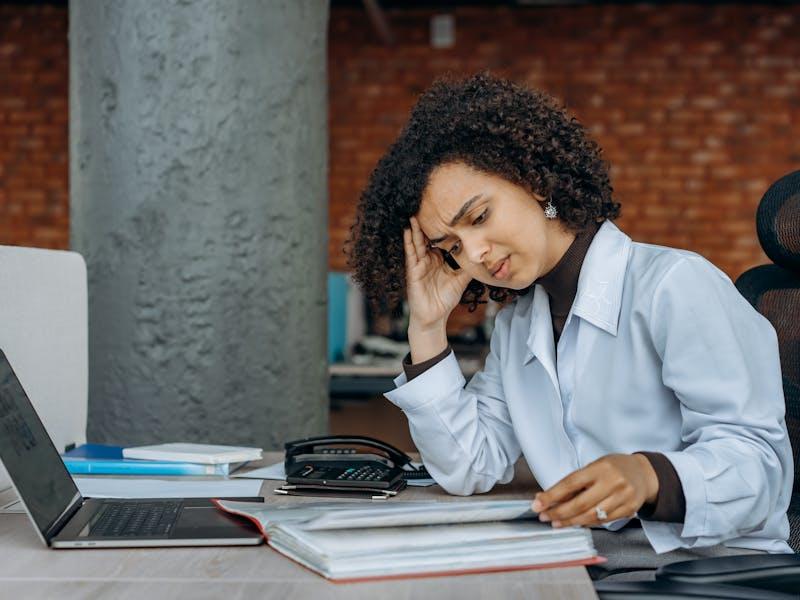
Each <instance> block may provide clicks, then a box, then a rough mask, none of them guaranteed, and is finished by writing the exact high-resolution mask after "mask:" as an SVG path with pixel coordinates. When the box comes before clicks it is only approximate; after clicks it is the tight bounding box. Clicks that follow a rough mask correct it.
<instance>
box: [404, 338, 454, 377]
mask: <svg viewBox="0 0 800 600" xmlns="http://www.w3.org/2000/svg"><path fill="white" fill-rule="evenodd" d="M451 351H452V350H451V348H450V345H449V344H448V346H447V348H445V349H444V350H442V351H441V352H440V353H439V354H437V355H436V356H434V357H433V358H429V359H428V360H423V361H422V362H421V363H417V364H411V353H410V352H409V353H408V354H406V356H405V358H404V359H403V371H405V373H406V381H411V380H412V379H414V378H415V377H418V376H419V375H422V374H423V373H424V372H425V371H427V370H428V369H430V368H431V367H433V366H434V365H436V364H438V363H440V362H441V361H443V360H444V359H445V358H447V355H448V354H450V352H451Z"/></svg>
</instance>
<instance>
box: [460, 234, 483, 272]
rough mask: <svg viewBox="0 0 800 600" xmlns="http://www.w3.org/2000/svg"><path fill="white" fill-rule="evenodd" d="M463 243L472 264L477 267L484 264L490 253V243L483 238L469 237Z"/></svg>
mask: <svg viewBox="0 0 800 600" xmlns="http://www.w3.org/2000/svg"><path fill="white" fill-rule="evenodd" d="M461 243H462V244H464V254H465V255H466V257H467V259H469V261H470V262H471V263H474V264H476V265H479V264H482V263H483V261H484V258H485V257H486V254H487V252H489V243H488V242H487V241H486V239H484V238H483V237H478V236H475V237H468V238H462V239H461Z"/></svg>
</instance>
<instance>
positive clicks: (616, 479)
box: [533, 454, 658, 527]
mask: <svg viewBox="0 0 800 600" xmlns="http://www.w3.org/2000/svg"><path fill="white" fill-rule="evenodd" d="M657 495H658V477H657V476H656V472H655V470H654V469H653V467H652V465H651V464H650V461H649V460H647V458H646V457H645V456H644V455H642V454H609V455H607V456H603V457H602V458H599V459H597V460H596V461H594V462H593V463H590V464H588V465H586V466H585V467H584V468H582V469H578V470H577V471H575V472H573V473H570V474H569V475H567V476H566V477H565V478H564V479H562V480H561V481H559V482H558V483H557V484H555V485H554V486H553V487H551V488H550V489H548V490H545V491H544V492H540V493H538V494H536V496H535V497H534V500H533V510H534V511H536V512H538V513H539V519H540V520H541V521H550V522H552V524H553V527H569V526H572V525H583V526H591V525H599V524H600V523H605V522H608V521H615V520H616V519H623V518H629V517H632V516H634V515H635V514H636V512H637V511H638V510H639V509H640V508H641V507H642V505H643V504H645V503H646V502H655V500H656V496H657ZM601 517H604V518H601Z"/></svg>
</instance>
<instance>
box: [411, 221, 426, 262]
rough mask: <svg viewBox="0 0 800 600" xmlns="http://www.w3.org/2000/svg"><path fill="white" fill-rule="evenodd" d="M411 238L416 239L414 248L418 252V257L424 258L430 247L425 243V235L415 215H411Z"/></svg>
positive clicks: (419, 258)
mask: <svg viewBox="0 0 800 600" xmlns="http://www.w3.org/2000/svg"><path fill="white" fill-rule="evenodd" d="M411 238H412V240H413V241H414V249H415V250H416V252H417V259H418V260H422V259H423V258H425V255H426V254H427V253H428V248H427V246H426V245H425V235H424V234H423V233H422V229H421V228H420V226H419V222H418V221H417V219H416V218H415V217H411Z"/></svg>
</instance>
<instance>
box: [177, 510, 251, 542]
mask: <svg viewBox="0 0 800 600" xmlns="http://www.w3.org/2000/svg"><path fill="white" fill-rule="evenodd" d="M226 532H230V534H229V535H228V534H227V533H226ZM254 534H255V535H260V533H259V531H258V529H257V528H256V526H255V525H254V524H253V523H251V522H250V521H248V520H247V519H245V518H238V517H234V516H232V515H229V514H228V513H225V512H222V511H221V510H219V509H218V508H216V507H214V506H184V507H183V510H182V511H181V516H180V517H179V518H178V523H177V524H176V526H175V529H173V533H172V536H170V537H192V538H196V537H204V536H206V535H210V536H213V537H220V535H225V537H241V536H243V535H244V536H247V537H251V536H252V535H254Z"/></svg>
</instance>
